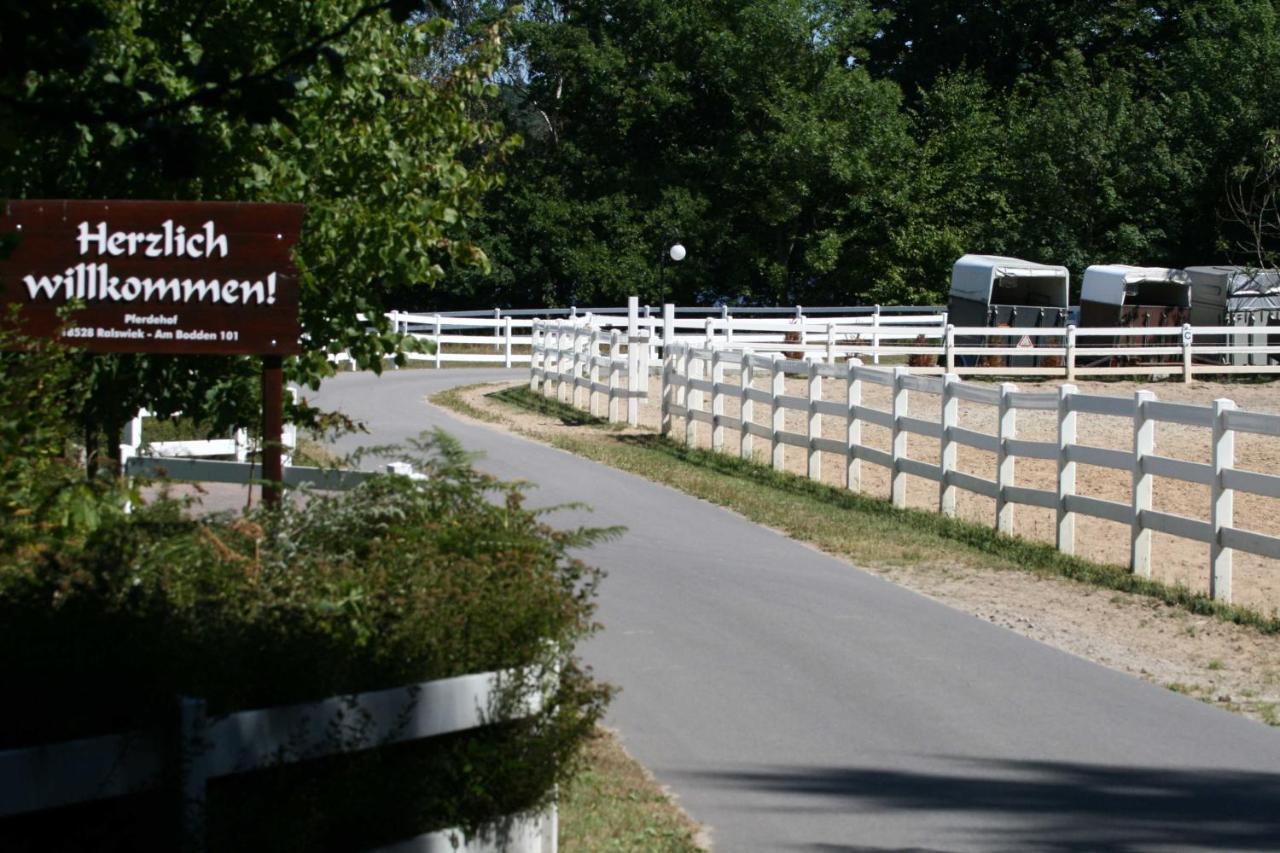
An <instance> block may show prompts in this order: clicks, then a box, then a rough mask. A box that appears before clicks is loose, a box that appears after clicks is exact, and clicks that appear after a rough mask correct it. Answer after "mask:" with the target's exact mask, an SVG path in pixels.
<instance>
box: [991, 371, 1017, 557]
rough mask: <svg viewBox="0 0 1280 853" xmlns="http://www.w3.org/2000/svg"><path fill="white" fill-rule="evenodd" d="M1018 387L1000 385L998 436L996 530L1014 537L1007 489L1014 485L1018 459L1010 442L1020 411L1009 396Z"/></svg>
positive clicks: (1015, 433) (1011, 503) (1005, 384)
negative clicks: (1006, 494)
mask: <svg viewBox="0 0 1280 853" xmlns="http://www.w3.org/2000/svg"><path fill="white" fill-rule="evenodd" d="M1017 390H1018V386H1016V385H1013V384H1011V383H1008V382H1002V383H1001V384H1000V410H999V418H1000V423H999V427H998V430H999V432H998V434H997V436H996V442H997V443H996V529H997V530H999V531H1000V532H1001V533H1004V534H1006V535H1008V536H1012V535H1013V502H1012V501H1010V500H1008V499H1007V498H1006V497H1005V489H1006V488H1007V487H1009V486H1012V485H1014V473H1015V472H1014V463H1015V462H1016V461H1017V457H1016V456H1014V455H1013V454H1012V453H1010V452H1009V446H1008V443H1007V442H1008V440H1009V439H1011V438H1017V435H1018V410H1017V409H1015V408H1014V407H1013V406H1012V405H1010V402H1009V395H1010V394H1012V393H1013V392H1015V391H1017Z"/></svg>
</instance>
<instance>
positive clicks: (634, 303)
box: [627, 296, 649, 426]
mask: <svg viewBox="0 0 1280 853" xmlns="http://www.w3.org/2000/svg"><path fill="white" fill-rule="evenodd" d="M639 337H640V297H638V296H628V297H627V423H628V424H630V425H631V426H638V425H639V423H640V396H639V394H644V395H645V396H648V391H649V377H648V376H644V377H641V376H640V369H641V366H642V365H641V361H642V359H641V358H640V349H639V345H638V343H637V341H638V340H639ZM645 346H648V342H647V341H646V342H645ZM637 392H638V393H637Z"/></svg>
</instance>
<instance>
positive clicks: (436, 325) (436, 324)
mask: <svg viewBox="0 0 1280 853" xmlns="http://www.w3.org/2000/svg"><path fill="white" fill-rule="evenodd" d="M432 332H433V333H434V336H435V340H436V370H439V369H440V360H441V356H442V355H443V354H442V353H441V350H443V349H444V344H442V343H440V315H439V314H436V315H434V317H433V318H432Z"/></svg>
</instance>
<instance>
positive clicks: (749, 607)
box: [318, 370, 1280, 851]
mask: <svg viewBox="0 0 1280 853" xmlns="http://www.w3.org/2000/svg"><path fill="white" fill-rule="evenodd" d="M523 375H524V374H523V373H521V372H519V371H495V370H446V371H441V372H434V371H425V370H412V371H401V372H394V373H390V374H388V375H385V376H384V377H382V378H381V379H374V378H372V377H370V376H367V375H358V374H344V375H341V376H338V377H336V378H334V379H332V380H330V381H329V382H328V383H327V384H326V385H325V387H324V388H323V389H322V391H321V393H320V394H319V395H318V402H320V403H321V404H322V405H324V406H326V407H335V408H341V409H342V410H344V411H346V412H347V413H349V414H351V415H354V416H357V417H359V418H361V419H363V420H365V421H366V422H367V423H368V424H369V426H370V428H371V429H372V432H373V436H372V440H373V441H376V442H377V443H383V442H388V441H394V440H398V439H403V438H405V437H408V436H411V435H416V434H417V433H418V432H419V431H421V430H423V429H426V428H429V427H434V426H442V427H444V428H446V429H447V430H449V431H451V432H452V433H453V434H454V435H456V436H458V437H459V438H460V439H461V440H462V442H463V443H464V444H465V445H466V446H467V447H468V448H470V449H473V450H477V451H482V452H483V453H484V454H485V458H484V459H483V461H482V462H480V463H479V465H480V467H482V468H484V469H486V470H488V471H490V472H492V473H494V474H496V475H499V476H501V477H504V478H523V479H527V480H530V481H532V482H534V483H536V484H538V485H539V488H538V489H537V490H536V491H535V493H534V495H535V499H534V501H533V504H534V505H545V504H556V503H562V502H565V501H573V500H585V501H587V502H588V503H590V504H591V505H593V506H594V507H595V512H594V513H593V514H592V515H591V516H590V517H589V518H588V517H585V516H583V515H582V514H581V513H565V514H563V515H562V516H561V520H562V522H563V523H564V524H570V523H577V522H581V521H587V522H588V523H594V524H600V525H611V524H625V525H627V526H628V528H629V532H628V533H627V534H626V535H625V536H624V537H622V538H621V539H619V540H617V541H614V542H610V543H607V544H605V545H602V546H599V547H597V548H596V549H594V550H593V559H594V560H595V561H596V562H597V563H598V564H599V565H602V566H604V567H606V568H607V569H608V571H609V577H608V579H607V580H606V581H605V583H604V586H603V591H602V594H601V602H600V618H601V621H602V622H603V623H604V625H605V629H604V631H603V632H602V633H601V635H600V636H599V637H598V638H596V639H594V640H592V642H591V643H590V645H589V646H588V648H587V649H586V650H585V653H586V657H587V658H588V660H589V661H590V662H591V663H592V664H594V666H595V668H596V670H597V672H598V673H599V675H601V676H602V677H603V678H605V679H606V680H608V681H611V682H613V683H615V684H618V685H621V687H622V688H623V691H622V693H621V695H620V696H619V698H618V699H617V701H616V703H615V704H614V706H613V708H612V710H611V713H610V719H609V722H610V724H611V725H613V726H616V727H617V728H618V729H619V730H620V731H621V733H622V736H623V738H624V740H625V742H626V744H627V746H628V747H629V749H630V750H631V751H632V753H633V754H634V755H635V756H636V757H637V758H638V759H639V760H640V761H642V762H643V763H644V764H645V765H646V766H647V767H648V768H649V769H650V770H652V771H653V773H654V774H655V775H656V776H657V778H658V779H659V780H660V781H661V782H663V783H665V784H667V785H669V786H670V787H671V788H672V789H673V790H674V791H675V793H676V794H677V795H678V796H679V799H680V802H681V803H682V804H683V805H684V807H685V808H686V809H687V810H688V811H689V813H690V814H691V815H692V816H693V817H694V818H695V819H697V820H699V821H701V822H703V823H704V824H707V825H709V826H710V828H711V831H712V839H713V841H714V843H715V846H716V849H717V850H723V851H739V850H762V851H775V850H777V851H782V850H811V851H870V850H930V851H932V850H996V851H1006V850H1009V851H1012V850H1018V851H1021V850H1051V851H1130V850H1161V851H1164V850H1182V849H1203V850H1210V849H1211V850H1278V849H1280V730H1275V729H1268V728H1267V727H1265V726H1263V725H1260V724H1258V723H1254V722H1251V721H1249V720H1246V719H1244V718H1241V717H1237V716H1234V715H1232V714H1229V713H1227V712H1225V711H1220V710H1217V709H1215V708H1212V707H1209V706H1208V705H1205V704H1202V703H1200V702H1197V701H1194V700H1192V699H1188V698H1186V697H1183V696H1180V695H1178V694H1175V693H1172V692H1170V691H1168V690H1163V689H1160V688H1158V687H1153V686H1151V685H1149V684H1146V683H1144V682H1141V681H1139V680H1137V679H1135V678H1131V677H1129V676H1127V675H1122V674H1119V673H1116V672H1113V671H1111V670H1108V669H1104V668H1103V667H1100V666H1095V665H1094V664H1092V663H1089V662H1086V661H1084V660H1081V659H1079V658H1076V657H1073V656H1071V655H1068V654H1064V653H1062V652H1059V651H1056V650H1054V649H1052V648H1049V647H1048V646H1045V645H1042V644H1040V643H1037V642H1034V641H1032V640H1028V639H1025V638H1023V637H1021V636H1019V635H1017V634H1014V633H1012V632H1011V631H1008V630H1005V629H1003V628H999V627H996V626H993V625H991V624H989V623H986V622H983V621H981V620H979V619H976V618H974V617H972V616H969V615H967V614H964V613H960V612H957V611H955V610H952V609H950V608H947V607H945V606H943V605H941V604H937V603H935V602H933V601H930V600H928V599H926V598H924V597H922V596H919V595H917V594H915V593H912V592H909V591H907V590H904V589H901V588H898V587H896V586H894V585H893V584H890V583H887V582H885V581H883V580H880V579H879V578H876V577H873V576H871V575H868V574H864V573H862V572H859V571H856V570H854V569H851V568H850V567H848V566H847V565H845V564H843V563H840V562H838V561H836V560H834V559H832V558H830V557H827V556H825V555H823V554H821V553H819V552H817V551H815V550H813V549H811V548H807V547H805V546H803V545H800V544H797V543H795V542H792V541H790V540H788V539H786V538H784V537H782V536H780V535H778V534H776V533H773V532H771V531H769V530H766V529H764V528H762V527H759V526H757V525H754V524H752V523H750V522H747V521H745V520H743V519H742V518H739V517H737V516H735V515H733V514H732V513H730V512H727V511H725V510H723V509H720V508H717V507H715V506H712V505H710V504H707V503H704V502H701V501H698V500H695V499H693V498H689V497H686V496H684V495H681V494H679V493H677V492H675V491H672V490H671V489H668V488H665V487H663V486H659V485H654V484H652V483H649V482H647V481H645V480H642V479H639V478H637V477H633V476H631V475H628V474H624V473H621V472H618V471H615V470H613V469H610V468H606V467H603V466H600V465H597V464H594V463H592V462H588V461H584V460H582V459H578V458H576V457H574V456H571V455H569V454H566V453H563V452H560V451H557V450H552V449H549V448H546V447H543V446H541V445H538V444H534V443H531V442H528V441H525V440H522V439H519V438H514V437H511V436H509V435H507V434H504V433H501V432H498V431H495V430H492V429H489V428H487V427H480V426H474V425H471V424H465V423H462V422H460V421H458V420H456V419H454V418H452V417H450V416H449V415H448V414H446V413H444V412H442V411H440V410H438V409H436V408H434V407H432V406H429V405H428V404H427V403H426V402H425V397H426V396H427V395H428V394H430V393H432V392H434V391H436V390H439V389H441V388H444V387H446V386H448V385H460V384H464V383H471V382H478V381H482V380H487V379H496V378H506V377H512V378H517V377H522V376H523Z"/></svg>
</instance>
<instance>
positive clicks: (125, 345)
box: [0, 201, 304, 355]
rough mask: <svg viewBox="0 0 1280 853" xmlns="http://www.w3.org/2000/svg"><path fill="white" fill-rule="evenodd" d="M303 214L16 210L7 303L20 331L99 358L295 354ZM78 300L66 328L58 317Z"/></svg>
mask: <svg viewBox="0 0 1280 853" xmlns="http://www.w3.org/2000/svg"><path fill="white" fill-rule="evenodd" d="M303 211H304V207H303V205H300V204H242V203H236V202H163V201H10V202H6V203H5V204H4V205H3V209H0V238H2V239H4V240H5V241H6V242H9V241H12V242H13V244H14V246H13V250H12V252H11V253H10V254H9V255H8V257H3V251H0V293H2V294H3V299H4V301H5V302H6V303H9V304H12V303H17V304H18V305H20V306H21V317H22V319H23V328H24V331H25V332H26V333H27V334H29V335H32V336H39V337H55V336H56V337H58V338H59V339H60V340H62V341H63V342H65V343H67V344H70V345H74V346H79V347H83V348H85V349H87V350H90V351H92V352H147V353H197V354H198V353H204V354H210V355H212V354H241V355H287V354H290V353H296V352H298V351H299V343H298V276H297V271H296V269H295V268H294V266H293V260H292V257H291V252H292V250H293V246H294V244H295V243H297V242H298V235H299V233H300V232H301V230H302V215H303ZM71 302H75V303H77V304H78V305H79V306H82V307H79V308H77V309H76V310H75V311H74V312H73V313H72V314H71V315H70V322H71V324H72V325H71V326H69V327H65V328H64V327H63V325H64V324H63V322H62V321H61V320H59V318H58V311H59V309H61V308H63V307H64V306H66V305H67V304H68V303H71Z"/></svg>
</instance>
